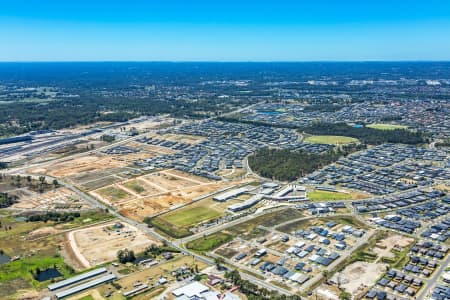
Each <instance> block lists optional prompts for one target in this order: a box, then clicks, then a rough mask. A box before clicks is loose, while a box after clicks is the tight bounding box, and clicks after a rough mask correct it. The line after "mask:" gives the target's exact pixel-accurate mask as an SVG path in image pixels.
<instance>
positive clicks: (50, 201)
mask: <svg viewBox="0 0 450 300" xmlns="http://www.w3.org/2000/svg"><path fill="white" fill-rule="evenodd" d="M17 193H18V194H20V196H19V200H18V202H17V203H15V204H14V205H13V206H12V207H13V208H17V209H40V210H49V209H83V208H88V207H89V205H88V204H87V203H86V202H84V201H82V199H81V198H80V197H79V196H77V195H76V194H75V193H74V192H72V191H71V190H69V189H67V188H64V187H62V188H58V189H56V190H51V191H48V192H45V193H43V194H40V193H35V192H32V191H26V190H21V191H20V192H19V191H17ZM17 193H16V194H17Z"/></svg>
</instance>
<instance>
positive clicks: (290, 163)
mask: <svg viewBox="0 0 450 300" xmlns="http://www.w3.org/2000/svg"><path fill="white" fill-rule="evenodd" d="M363 147H364V145H361V144H349V145H345V146H342V147H339V148H335V149H332V150H330V151H327V152H324V153H322V154H315V153H309V152H306V151H293V150H287V149H270V148H264V149H261V150H258V151H256V152H255V153H254V154H253V155H251V156H249V158H248V163H249V166H250V168H251V169H252V170H253V171H255V172H256V173H258V174H259V175H261V176H263V177H267V178H272V179H277V180H282V181H293V180H296V179H298V178H300V177H303V176H305V175H306V174H309V173H312V172H314V171H315V170H317V169H320V168H322V167H323V166H326V165H328V164H330V163H332V162H334V161H336V160H338V159H339V157H341V156H345V155H348V154H350V153H352V152H354V151H357V150H360V149H362V148H363Z"/></svg>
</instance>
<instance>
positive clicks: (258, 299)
mask: <svg viewBox="0 0 450 300" xmlns="http://www.w3.org/2000/svg"><path fill="white" fill-rule="evenodd" d="M225 278H226V279H229V280H230V281H231V282H232V283H233V284H234V285H237V286H239V290H240V291H241V292H242V293H243V294H245V295H246V296H247V299H248V300H266V299H267V300H300V299H302V298H301V297H300V296H297V295H291V296H287V295H284V294H280V293H278V292H276V291H270V290H268V289H266V288H260V287H259V286H258V285H256V284H254V283H253V282H250V281H248V280H244V279H242V278H241V275H240V274H239V271H237V270H233V271H230V272H226V273H225Z"/></svg>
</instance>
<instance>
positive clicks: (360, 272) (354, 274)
mask: <svg viewBox="0 0 450 300" xmlns="http://www.w3.org/2000/svg"><path fill="white" fill-rule="evenodd" d="M384 271H385V267H384V266H383V265H382V264H376V263H368V262H362V261H358V262H355V263H353V264H351V265H348V266H347V267H346V268H345V269H344V270H343V271H342V274H341V283H343V284H342V287H343V288H344V289H346V290H347V292H349V293H350V294H352V295H356V294H358V293H359V292H360V291H361V289H362V288H363V287H367V286H371V285H372V284H373V283H374V281H375V280H376V279H377V278H378V277H380V276H381V274H382V273H383V272H384Z"/></svg>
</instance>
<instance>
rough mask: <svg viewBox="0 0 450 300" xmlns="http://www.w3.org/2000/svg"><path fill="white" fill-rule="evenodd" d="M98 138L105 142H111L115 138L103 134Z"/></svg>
mask: <svg viewBox="0 0 450 300" xmlns="http://www.w3.org/2000/svg"><path fill="white" fill-rule="evenodd" d="M100 139H101V140H102V141H104V142H107V143H112V142H114V141H115V140H116V137H115V136H113V135H108V134H104V135H102V136H101V137H100Z"/></svg>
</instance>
